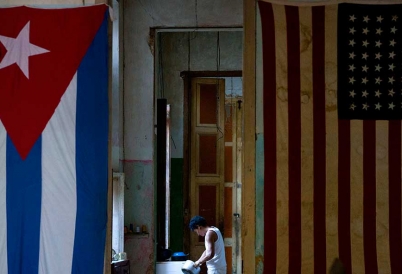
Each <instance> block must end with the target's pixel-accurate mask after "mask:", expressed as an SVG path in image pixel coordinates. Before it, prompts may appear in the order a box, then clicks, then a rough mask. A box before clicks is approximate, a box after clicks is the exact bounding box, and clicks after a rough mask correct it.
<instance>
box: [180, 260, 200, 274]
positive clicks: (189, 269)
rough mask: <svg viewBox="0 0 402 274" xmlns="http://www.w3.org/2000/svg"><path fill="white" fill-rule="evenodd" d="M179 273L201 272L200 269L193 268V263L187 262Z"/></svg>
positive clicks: (191, 273) (196, 273)
mask: <svg viewBox="0 0 402 274" xmlns="http://www.w3.org/2000/svg"><path fill="white" fill-rule="evenodd" d="M181 271H182V272H183V273H185V274H199V273H200V271H201V268H200V267H194V262H193V261H191V260H187V261H186V262H185V263H184V264H183V266H182V267H181Z"/></svg>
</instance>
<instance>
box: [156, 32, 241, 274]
mask: <svg viewBox="0 0 402 274" xmlns="http://www.w3.org/2000/svg"><path fill="white" fill-rule="evenodd" d="M154 35H155V36H154V37H155V48H154V49H155V51H154V53H155V103H156V100H157V99H160V98H165V99H166V100H167V103H168V104H170V106H171V138H170V142H171V145H170V147H171V159H170V160H171V173H170V174H171V178H170V190H171V199H170V212H171V215H170V232H166V233H168V235H167V236H166V235H164V236H163V238H164V239H168V240H165V242H169V248H170V249H171V250H172V251H173V252H176V251H184V252H185V253H190V257H191V256H192V253H193V252H194V251H191V247H190V245H191V244H190V236H191V233H190V230H189V227H188V223H189V220H190V218H191V216H192V215H194V214H193V211H194V210H195V209H194V208H192V202H193V201H195V199H190V186H191V184H190V164H191V162H190V161H189V160H190V159H191V157H190V156H189V155H190V154H189V153H190V150H191V147H190V145H191V143H190V139H189V138H188V137H189V136H190V134H191V132H190V126H191V98H192V95H191V94H189V92H191V90H192V89H191V79H192V78H197V77H198V78H210V79H222V80H223V81H224V83H225V87H227V88H229V87H232V86H238V87H239V89H240V92H241V90H242V80H241V79H242V72H241V69H242V48H243V47H242V42H243V33H242V30H241V29H239V28H237V29H235V28H233V29H196V30H192V29H155V33H154ZM151 50H153V48H151ZM181 72H182V73H181ZM236 81H237V82H236ZM183 90H184V92H183ZM225 92H226V91H225ZM232 95H233V98H234V99H233V98H232V97H231V96H232ZM223 98H225V100H224V101H222V102H223V106H222V107H220V109H221V110H222V113H226V114H227V115H228V116H227V117H225V116H223V118H224V119H223V122H222V123H223V124H222V125H223V126H222V129H224V127H225V126H226V122H225V121H226V120H227V121H229V120H230V121H231V123H232V124H231V126H234V125H241V124H242V118H241V117H242V110H241V111H233V110H232V108H234V107H235V106H236V107H238V106H239V104H238V102H237V101H242V98H241V94H240V95H239V94H234V93H233V92H232V93H229V96H224V97H223ZM229 99H230V100H229ZM230 105H231V106H230ZM240 106H242V104H241V103H240ZM237 109H238V108H236V110H237ZM229 116H230V119H229ZM155 117H156V115H155ZM235 117H239V118H238V119H240V120H239V121H238V120H235V121H234V122H233V119H235ZM227 124H230V123H227ZM236 128H239V131H240V132H239V133H237V132H236V131H235V133H236V134H238V136H241V135H242V127H241V126H240V127H236ZM221 135H222V136H229V134H225V132H224V134H221ZM218 138H219V137H218ZM206 139H208V138H206ZM203 141H205V139H204V140H203ZM241 141H242V139H239V140H238V142H239V144H240V145H239V146H237V140H235V141H234V140H232V141H227V140H224V139H222V140H219V142H222V144H221V149H223V154H222V155H223V164H221V168H223V167H225V166H228V165H229V164H228V163H225V162H224V161H225V158H224V156H225V151H226V153H227V154H228V153H229V152H228V151H229V150H230V151H231V156H232V157H234V158H233V159H234V160H233V159H232V161H231V164H230V165H231V166H232V169H231V171H226V172H229V173H231V174H233V173H235V174H234V175H232V178H231V179H228V178H225V174H223V177H221V182H222V183H221V185H222V187H221V188H220V192H219V193H220V196H219V197H217V200H216V201H217V202H218V203H219V208H220V209H219V210H220V211H219V213H218V216H219V221H220V224H221V225H216V226H218V227H219V228H220V229H221V230H222V232H223V234H224V236H225V235H231V236H230V237H226V236H225V238H227V239H226V243H227V247H228V250H229V251H227V252H229V253H230V254H232V253H235V254H240V250H241V248H240V243H241V239H240V235H241V225H240V220H239V218H237V217H236V216H241V215H237V214H240V213H239V212H240V207H241V181H240V179H241V177H240V175H239V174H241V168H239V169H238V168H237V166H235V164H236V163H238V164H239V165H238V166H241V157H242V155H241V150H242V146H241ZM233 144H234V145H233ZM238 149H240V152H238V151H237V150H238ZM235 156H236V157H235ZM233 162H234V163H233ZM236 178H239V180H237V179H236ZM234 182H235V183H234ZM233 186H236V187H235V188H234V187H233ZM229 189H230V191H229ZM234 189H236V191H234ZM218 200H219V201H218ZM225 208H226V211H225ZM228 208H230V210H227V209H228ZM159 214H164V213H163V212H161V213H159ZM219 214H220V215H219ZM222 214H223V217H222ZM225 214H227V215H228V217H225ZM233 214H236V215H233ZM229 215H230V216H229ZM235 224H238V225H235ZM235 229H236V231H235ZM229 231H230V232H229ZM160 238H162V237H160ZM157 241H158V239H157ZM159 241H161V239H159ZM236 241H237V242H238V243H239V244H238V245H237V244H236ZM227 257H228V258H231V260H232V261H231V262H228V266H229V265H230V267H228V269H230V272H228V273H241V272H240V270H241V267H240V266H241V263H240V262H241V254H240V255H239V256H237V257H236V258H235V256H232V255H231V256H227ZM238 262H239V263H238ZM237 269H239V271H237Z"/></svg>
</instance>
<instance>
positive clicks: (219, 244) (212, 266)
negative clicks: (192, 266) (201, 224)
mask: <svg viewBox="0 0 402 274" xmlns="http://www.w3.org/2000/svg"><path fill="white" fill-rule="evenodd" d="M209 230H212V231H214V232H215V233H216V235H218V239H217V240H216V241H215V255H214V257H213V258H212V259H211V260H209V261H207V262H206V264H207V268H208V273H210V271H212V270H213V271H215V272H213V273H226V257H225V244H224V242H223V237H222V234H221V232H220V231H219V229H218V228H216V227H214V226H211V227H210V228H209V229H208V231H209Z"/></svg>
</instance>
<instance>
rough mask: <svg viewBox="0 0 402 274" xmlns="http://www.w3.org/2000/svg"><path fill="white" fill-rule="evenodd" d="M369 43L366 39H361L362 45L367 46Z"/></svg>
mask: <svg viewBox="0 0 402 274" xmlns="http://www.w3.org/2000/svg"><path fill="white" fill-rule="evenodd" d="M369 44H370V43H369V42H368V41H367V40H365V41H363V47H366V48H367V46H368V45H369Z"/></svg>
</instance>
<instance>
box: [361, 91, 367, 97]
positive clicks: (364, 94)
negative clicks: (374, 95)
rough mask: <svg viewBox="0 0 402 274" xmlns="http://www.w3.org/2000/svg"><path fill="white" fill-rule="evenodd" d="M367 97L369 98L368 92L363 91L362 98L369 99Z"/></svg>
mask: <svg viewBox="0 0 402 274" xmlns="http://www.w3.org/2000/svg"><path fill="white" fill-rule="evenodd" d="M367 96H368V92H367V90H365V91H363V92H362V97H366V98H367Z"/></svg>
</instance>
